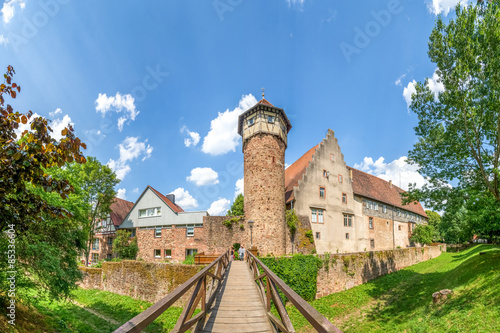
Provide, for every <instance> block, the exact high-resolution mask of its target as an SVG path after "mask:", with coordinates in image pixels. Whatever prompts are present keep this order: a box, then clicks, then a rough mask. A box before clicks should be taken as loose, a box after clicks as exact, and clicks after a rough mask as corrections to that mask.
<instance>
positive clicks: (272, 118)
mask: <svg viewBox="0 0 500 333" xmlns="http://www.w3.org/2000/svg"><path fill="white" fill-rule="evenodd" d="M267 122H268V123H270V124H274V116H267Z"/></svg>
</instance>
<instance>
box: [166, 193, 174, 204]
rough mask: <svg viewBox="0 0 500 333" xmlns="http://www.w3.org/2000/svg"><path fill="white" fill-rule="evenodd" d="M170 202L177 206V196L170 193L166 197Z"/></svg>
mask: <svg viewBox="0 0 500 333" xmlns="http://www.w3.org/2000/svg"><path fill="white" fill-rule="evenodd" d="M165 196H166V197H167V199H168V200H170V201H172V203H173V204H175V194H173V193H170V194H166V195H165Z"/></svg>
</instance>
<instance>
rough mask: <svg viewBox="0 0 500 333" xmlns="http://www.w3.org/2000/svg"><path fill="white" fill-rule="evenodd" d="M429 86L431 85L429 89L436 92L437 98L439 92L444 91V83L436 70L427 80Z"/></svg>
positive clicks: (435, 96)
mask: <svg viewBox="0 0 500 333" xmlns="http://www.w3.org/2000/svg"><path fill="white" fill-rule="evenodd" d="M427 87H429V90H430V91H432V92H433V93H434V98H435V99H437V98H438V95H439V93H441V92H443V91H444V85H443V83H442V82H441V78H440V77H439V75H438V74H437V73H436V71H434V74H432V77H431V78H429V80H427Z"/></svg>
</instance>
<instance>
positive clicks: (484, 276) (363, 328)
mask: <svg viewBox="0 0 500 333" xmlns="http://www.w3.org/2000/svg"><path fill="white" fill-rule="evenodd" d="M481 251H486V252H487V253H486V254H485V255H479V252H481ZM446 288H447V289H452V290H453V291H454V295H453V296H452V297H451V299H448V301H446V302H445V303H444V304H442V305H434V304H433V303H432V293H433V292H435V291H439V290H441V289H446ZM312 305H313V306H314V307H315V308H316V309H317V310H318V311H320V312H321V313H322V314H323V315H325V316H326V317H327V318H329V319H330V320H331V321H332V322H334V323H335V324H336V325H337V326H338V327H339V328H340V329H342V330H343V331H344V332H500V247H498V246H491V245H478V246H475V247H472V248H469V249H467V250H465V251H462V252H460V253H443V254H441V256H439V257H438V258H434V259H431V260H428V261H425V262H422V263H420V264H417V265H414V266H411V267H407V268H405V269H403V270H401V271H398V272H395V273H392V274H389V275H386V276H384V277H381V278H379V279H376V280H373V281H371V282H369V283H366V284H363V285H361V286H358V287H355V288H353V289H350V290H346V291H343V292H340V293H336V294H333V295H329V296H326V297H323V298H321V299H318V300H315V301H313V302H312ZM288 311H289V313H290V315H291V317H292V322H293V323H294V326H295V327H296V329H298V331H313V330H312V329H311V328H310V327H309V326H308V323H307V322H305V321H304V319H303V318H302V317H301V315H300V314H299V313H298V312H297V310H295V309H294V308H292V307H290V308H288Z"/></svg>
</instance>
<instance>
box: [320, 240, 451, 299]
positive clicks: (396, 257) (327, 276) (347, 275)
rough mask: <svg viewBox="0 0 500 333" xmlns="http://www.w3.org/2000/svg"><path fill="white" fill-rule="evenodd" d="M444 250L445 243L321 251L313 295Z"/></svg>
mask: <svg viewBox="0 0 500 333" xmlns="http://www.w3.org/2000/svg"><path fill="white" fill-rule="evenodd" d="M442 252H446V244H441V245H436V246H426V247H412V248H406V249H396V250H389V251H375V252H358V253H345V254H325V255H320V256H319V258H321V259H322V260H323V267H322V268H321V269H319V270H318V277H317V293H316V298H319V297H323V296H326V295H330V294H333V293H336V292H339V291H342V290H346V289H350V288H352V287H354V286H357V285H360V284H363V283H365V282H367V281H370V280H372V279H375V278H377V277H379V276H382V275H385V274H388V273H391V272H394V271H397V270H400V269H402V268H405V267H407V266H411V265H414V264H417V263H419V262H422V261H425V260H428V259H431V258H436V257H438V256H439V255H440V254H441V253H442ZM327 263H328V264H327Z"/></svg>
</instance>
